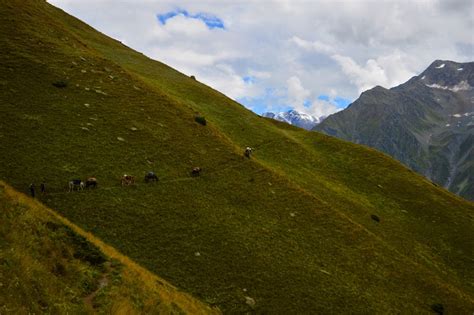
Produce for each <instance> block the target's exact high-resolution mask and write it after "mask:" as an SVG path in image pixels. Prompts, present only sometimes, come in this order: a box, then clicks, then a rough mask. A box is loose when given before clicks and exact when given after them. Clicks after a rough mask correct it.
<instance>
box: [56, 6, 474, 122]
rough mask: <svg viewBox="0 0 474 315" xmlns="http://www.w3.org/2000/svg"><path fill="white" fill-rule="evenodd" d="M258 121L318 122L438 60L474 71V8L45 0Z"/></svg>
mask: <svg viewBox="0 0 474 315" xmlns="http://www.w3.org/2000/svg"><path fill="white" fill-rule="evenodd" d="M48 2H50V3H51V4H54V5H56V6H57V7H60V8H61V9H63V10H65V11H66V12H68V13H70V14H72V15H74V16H75V17H77V18H79V19H81V20H83V21H85V22H86V23H88V24H90V25H92V26H93V27H94V28H96V29H98V30H99V31H101V32H103V33H105V34H107V35H109V36H111V37H113V38H115V39H118V40H120V41H122V42H123V43H124V44H126V45H127V46H129V47H131V48H133V49H135V50H138V51H140V52H142V53H144V54H145V55H147V56H148V57H150V58H153V59H156V60H159V61H161V62H164V63H166V64H168V65H170V66H172V67H173V68H175V69H177V70H179V71H181V72H183V73H184V74H186V75H194V76H196V79H197V80H199V81H200V82H203V83H205V84H207V85H209V86H211V87H213V88H215V89H217V90H219V91H221V92H223V93H224V94H226V95H227V96H229V97H230V98H232V99H235V100H237V101H238V102H240V103H241V104H243V105H245V106H246V107H248V108H249V109H251V110H253V111H254V112H256V113H258V114H261V113H263V112H266V111H272V112H280V111H285V110H289V109H295V110H298V111H301V112H304V113H306V114H310V115H314V116H316V117H320V116H327V115H330V114H332V113H334V112H337V111H339V110H341V109H342V108H344V107H346V106H347V105H348V104H349V103H351V102H352V101H354V100H356V99H357V98H358V97H359V95H360V93H361V92H363V91H365V90H367V89H370V88H373V87H374V86H377V85H380V86H383V87H385V88H390V87H393V86H396V85H399V84H401V83H403V82H405V81H407V80H408V79H409V78H411V77H412V76H414V75H417V74H419V73H421V72H422V71H423V70H424V69H426V68H427V67H428V66H429V65H430V64H431V63H432V62H433V61H435V60H437V59H442V60H453V61H458V62H467V61H474V0H399V1H394V0H313V1H307V0H259V1H257V0H236V1H230V0H213V1H211V0H192V1H189V0H182V1H173V0H48Z"/></svg>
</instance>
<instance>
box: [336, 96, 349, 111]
mask: <svg viewBox="0 0 474 315" xmlns="http://www.w3.org/2000/svg"><path fill="white" fill-rule="evenodd" d="M334 103H336V105H337V107H339V108H346V107H347V105H349V104H350V103H352V101H351V100H348V99H346V98H342V97H336V98H335V99H334Z"/></svg>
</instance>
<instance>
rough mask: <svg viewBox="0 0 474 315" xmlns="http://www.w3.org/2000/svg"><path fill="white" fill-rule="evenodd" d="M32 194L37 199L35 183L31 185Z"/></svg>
mask: <svg viewBox="0 0 474 315" xmlns="http://www.w3.org/2000/svg"><path fill="white" fill-rule="evenodd" d="M30 194H31V197H32V198H34V197H35V184H34V183H31V185H30Z"/></svg>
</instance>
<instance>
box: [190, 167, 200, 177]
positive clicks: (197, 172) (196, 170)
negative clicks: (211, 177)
mask: <svg viewBox="0 0 474 315" xmlns="http://www.w3.org/2000/svg"><path fill="white" fill-rule="evenodd" d="M201 170H202V169H201V168H200V167H194V168H193V170H192V171H191V176H199V175H201Z"/></svg>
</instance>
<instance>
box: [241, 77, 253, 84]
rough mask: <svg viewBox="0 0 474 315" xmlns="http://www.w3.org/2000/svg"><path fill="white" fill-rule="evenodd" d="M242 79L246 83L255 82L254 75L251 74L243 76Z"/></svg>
mask: <svg viewBox="0 0 474 315" xmlns="http://www.w3.org/2000/svg"><path fill="white" fill-rule="evenodd" d="M242 80H244V82H245V83H247V84H253V83H255V77H252V76H249V75H248V76H245V77H243V78H242Z"/></svg>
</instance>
